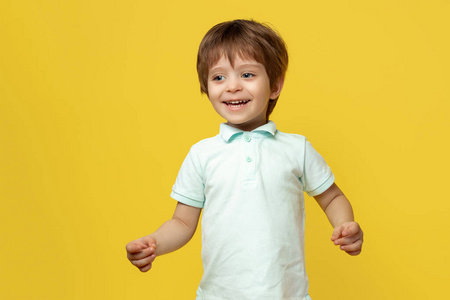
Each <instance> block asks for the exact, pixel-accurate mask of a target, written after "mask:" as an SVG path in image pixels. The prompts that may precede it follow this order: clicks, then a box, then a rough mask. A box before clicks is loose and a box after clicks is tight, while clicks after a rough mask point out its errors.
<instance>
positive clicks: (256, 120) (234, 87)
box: [208, 56, 280, 131]
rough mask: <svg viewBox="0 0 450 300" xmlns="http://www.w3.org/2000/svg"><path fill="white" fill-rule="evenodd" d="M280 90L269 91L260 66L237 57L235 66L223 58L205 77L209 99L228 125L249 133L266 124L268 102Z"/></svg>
mask: <svg viewBox="0 0 450 300" xmlns="http://www.w3.org/2000/svg"><path fill="white" fill-rule="evenodd" d="M279 93H280V91H278V90H277V91H274V92H273V91H271V89H270V81H269V77H268V75H267V72H266V69H265V67H264V65H263V64H260V63H258V62H257V61H255V60H253V59H242V58H240V57H236V59H235V60H234V67H232V66H231V64H230V61H229V60H228V58H226V57H225V56H222V58H221V59H220V60H219V61H218V62H217V64H215V65H214V66H212V68H211V69H210V70H209V74H208V98H209V101H211V104H212V105H213V107H214V109H215V110H216V112H217V113H218V114H219V115H220V116H222V117H223V118H224V119H226V120H227V122H228V125H230V126H233V127H236V128H239V129H241V130H245V131H251V130H253V129H255V128H257V127H259V126H261V125H264V124H265V123H266V122H267V119H266V112H267V106H268V104H269V99H275V98H276V97H278V95H279Z"/></svg>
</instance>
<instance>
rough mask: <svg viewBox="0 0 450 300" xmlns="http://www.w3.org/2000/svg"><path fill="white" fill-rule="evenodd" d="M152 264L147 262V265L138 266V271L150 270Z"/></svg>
mask: <svg viewBox="0 0 450 300" xmlns="http://www.w3.org/2000/svg"><path fill="white" fill-rule="evenodd" d="M152 265H153V264H151V263H150V264H148V265H146V266H145V267H143V268H139V271H141V272H147V271H148V270H150V269H151V268H152Z"/></svg>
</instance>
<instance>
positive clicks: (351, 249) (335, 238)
mask: <svg viewBox="0 0 450 300" xmlns="http://www.w3.org/2000/svg"><path fill="white" fill-rule="evenodd" d="M331 241H332V242H334V244H335V245H340V249H341V250H343V251H345V252H347V253H348V254H350V255H358V254H359V253H361V248H362V244H363V232H362V230H361V227H359V224H358V223H356V222H346V223H343V224H341V225H338V226H336V227H335V228H334V231H333V234H332V235H331Z"/></svg>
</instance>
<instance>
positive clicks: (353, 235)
mask: <svg viewBox="0 0 450 300" xmlns="http://www.w3.org/2000/svg"><path fill="white" fill-rule="evenodd" d="M314 199H316V201H317V203H318V204H319V205H320V207H321V208H322V210H323V211H324V212H325V214H326V215H327V217H328V220H329V221H330V223H331V225H332V226H333V228H334V231H333V234H332V236H331V240H332V241H333V242H334V244H335V245H340V248H341V250H344V251H345V252H347V253H348V254H350V255H358V254H359V253H361V247H362V244H363V232H362V230H361V228H360V227H359V224H358V223H356V222H355V221H354V218H353V210H352V206H351V204H350V202H349V201H348V199H347V197H345V195H344V193H343V192H342V191H341V190H340V189H339V187H338V186H337V185H336V184H335V183H333V185H331V186H330V187H329V188H328V189H327V190H326V191H325V192H323V193H322V194H320V195H317V196H315V197H314Z"/></svg>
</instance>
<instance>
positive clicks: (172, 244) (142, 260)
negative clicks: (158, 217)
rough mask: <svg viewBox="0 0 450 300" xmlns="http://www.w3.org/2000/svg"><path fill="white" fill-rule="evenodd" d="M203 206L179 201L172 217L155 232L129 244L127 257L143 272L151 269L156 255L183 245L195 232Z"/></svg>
mask: <svg viewBox="0 0 450 300" xmlns="http://www.w3.org/2000/svg"><path fill="white" fill-rule="evenodd" d="M200 213H201V208H197V207H193V206H189V205H186V204H183V203H180V202H178V204H177V207H176V209H175V212H174V214H173V217H172V219H170V220H168V221H166V222H165V223H163V224H162V225H161V226H160V227H159V228H158V229H157V230H156V231H155V232H153V233H152V234H150V235H147V236H144V237H142V238H140V239H137V240H135V241H132V242H130V243H128V244H127V246H126V250H127V257H128V259H129V260H130V262H131V263H132V264H133V265H134V266H136V267H137V268H138V269H139V270H141V271H142V272H147V271H148V270H150V269H151V267H152V263H153V261H154V260H155V258H156V256H158V255H162V254H166V253H169V252H172V251H175V250H177V249H179V248H181V247H183V246H184V245H185V244H186V243H187V242H189V240H190V239H191V238H192V236H193V235H194V233H195V230H196V229H197V224H198V219H199V217H200Z"/></svg>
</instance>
